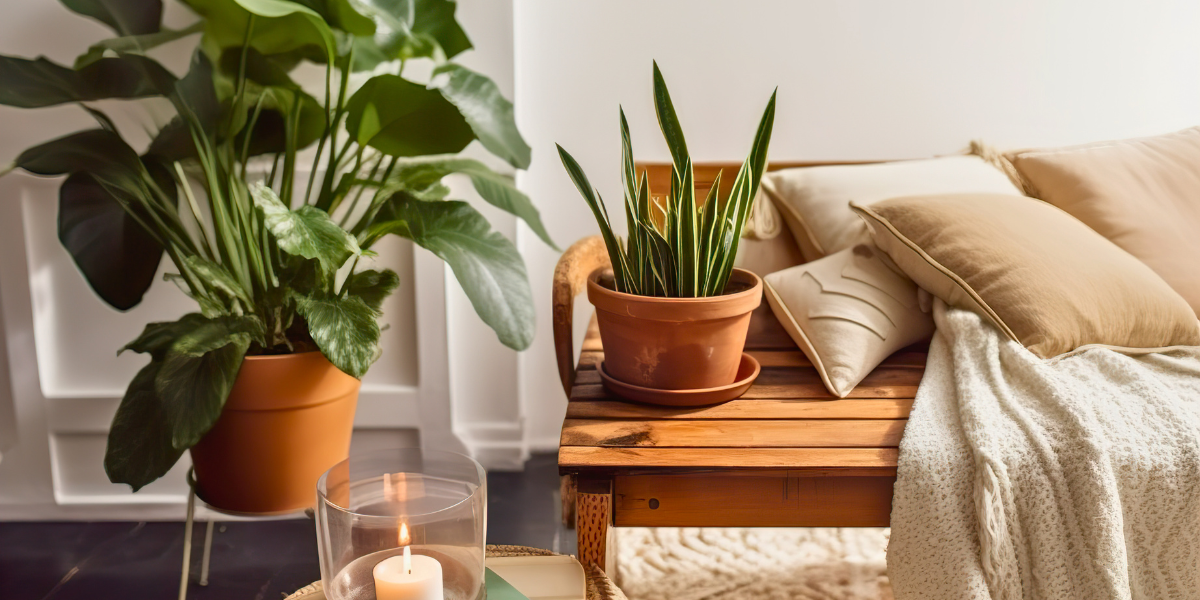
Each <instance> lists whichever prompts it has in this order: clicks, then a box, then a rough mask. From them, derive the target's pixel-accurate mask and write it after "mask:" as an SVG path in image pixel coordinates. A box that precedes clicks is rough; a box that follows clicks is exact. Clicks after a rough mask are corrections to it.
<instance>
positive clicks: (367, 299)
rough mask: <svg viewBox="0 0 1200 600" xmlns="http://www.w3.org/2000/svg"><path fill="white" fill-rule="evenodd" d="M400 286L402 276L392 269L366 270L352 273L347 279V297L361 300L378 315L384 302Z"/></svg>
mask: <svg viewBox="0 0 1200 600" xmlns="http://www.w3.org/2000/svg"><path fill="white" fill-rule="evenodd" d="M399 285H400V276H399V275H397V274H396V272H395V271H393V270H391V269H383V270H382V271H376V270H375V269H366V270H363V271H357V272H355V273H351V274H350V276H349V277H347V278H346V284H345V286H346V295H348V296H353V297H356V298H360V299H361V300H362V301H363V303H364V304H366V305H367V306H369V307H371V310H373V311H375V312H376V313H378V312H379V311H380V309H381V307H382V306H383V301H384V300H386V299H387V297H388V296H389V295H391V293H392V292H393V291H395V290H396V288H397V287H398V286H399Z"/></svg>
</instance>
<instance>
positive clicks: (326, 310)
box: [296, 293, 379, 378]
mask: <svg viewBox="0 0 1200 600" xmlns="http://www.w3.org/2000/svg"><path fill="white" fill-rule="evenodd" d="M296 309H297V311H299V313H300V315H301V316H302V317H304V321H305V323H306V324H307V325H308V332H309V334H310V335H312V338H313V341H314V342H316V343H317V347H319V348H320V349H321V353H323V354H324V355H325V358H328V359H329V362H331V363H333V365H334V366H335V367H337V368H338V369H341V370H342V372H343V373H346V374H347V375H351V376H353V377H358V378H362V376H363V375H365V374H366V373H367V369H369V368H370V367H371V363H373V362H375V358H376V356H377V355H378V345H379V323H378V321H376V317H377V316H378V313H377V312H376V311H375V310H374V309H372V308H371V307H370V306H369V305H367V303H366V301H364V300H363V299H362V298H361V297H359V296H351V295H346V296H341V297H339V296H335V295H331V294H324V293H317V294H314V295H297V296H296Z"/></svg>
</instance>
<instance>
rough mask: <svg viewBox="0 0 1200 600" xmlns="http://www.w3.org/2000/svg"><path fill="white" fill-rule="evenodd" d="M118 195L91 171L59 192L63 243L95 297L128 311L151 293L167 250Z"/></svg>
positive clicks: (72, 179)
mask: <svg viewBox="0 0 1200 600" xmlns="http://www.w3.org/2000/svg"><path fill="white" fill-rule="evenodd" d="M117 193H123V192H117ZM114 196H115V194H114V192H113V191H111V190H110V188H107V187H105V186H104V185H102V184H101V183H100V182H98V181H97V180H96V178H95V177H93V176H92V175H90V174H88V173H86V172H79V173H74V174H72V175H71V176H70V177H68V178H67V179H66V181H64V182H63V184H62V186H61V187H59V190H58V198H59V204H58V239H59V241H61V242H62V245H63V247H64V248H66V250H67V253H68V254H70V255H71V259H72V260H73V261H74V262H75V266H76V267H78V268H79V271H80V273H82V274H83V277H84V279H85V280H86V281H87V283H88V285H89V286H90V287H91V288H92V290H93V291H94V292H96V295H97V296H99V297H100V298H101V299H102V300H104V301H105V302H106V303H108V304H109V305H110V306H112V307H113V308H115V309H117V310H121V311H125V310H129V309H131V308H133V307H134V306H137V305H138V304H139V303H141V301H142V297H143V296H144V295H145V294H146V291H147V290H148V289H150V284H151V283H153V282H154V275H155V273H157V272H158V263H159V261H160V260H162V255H163V246H162V245H161V244H160V243H159V242H158V240H157V239H155V237H154V236H153V235H151V234H150V232H148V231H147V230H146V229H145V228H144V227H142V225H141V224H140V223H138V222H137V220H136V219H135V218H134V217H133V216H132V215H130V213H129V212H128V211H127V210H126V209H125V208H124V206H122V202H121V201H118V200H117V198H116V197H114ZM124 203H125V204H131V205H133V206H138V205H137V204H136V203H134V202H133V201H131V200H129V199H126V200H125V201H124ZM135 210H138V209H135Z"/></svg>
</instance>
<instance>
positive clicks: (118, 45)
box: [75, 21, 204, 69]
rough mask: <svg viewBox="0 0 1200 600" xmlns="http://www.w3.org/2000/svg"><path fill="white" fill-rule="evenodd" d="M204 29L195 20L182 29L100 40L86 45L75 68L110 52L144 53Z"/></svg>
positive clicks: (84, 65)
mask: <svg viewBox="0 0 1200 600" xmlns="http://www.w3.org/2000/svg"><path fill="white" fill-rule="evenodd" d="M203 30H204V22H203V21H197V22H196V23H193V24H192V25H189V26H187V27H184V28H183V29H163V30H162V31H156V32H154V33H144V34H141V35H126V36H122V37H115V38H109V39H107V40H101V41H99V42H96V43H95V44H92V45H91V46H90V47H88V51H87V52H85V53H83V54H80V55H79V56H78V57H77V58H76V59H75V68H76V69H82V68H83V67H86V66H87V65H90V64H92V63H94V62H96V61H98V60H100V59H102V58H104V57H105V56H108V55H110V54H145V53H146V52H147V51H149V50H153V49H154V48H157V47H159V46H161V45H163V44H169V43H171V42H173V41H175V40H179V39H183V38H185V37H187V36H189V35H192V34H195V33H199V32H201V31H203Z"/></svg>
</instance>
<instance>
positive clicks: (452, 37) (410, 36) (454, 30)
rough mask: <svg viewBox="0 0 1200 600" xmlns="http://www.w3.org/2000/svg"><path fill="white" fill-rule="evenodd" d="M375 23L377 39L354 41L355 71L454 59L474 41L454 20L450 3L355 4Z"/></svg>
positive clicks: (393, 0)
mask: <svg viewBox="0 0 1200 600" xmlns="http://www.w3.org/2000/svg"><path fill="white" fill-rule="evenodd" d="M355 4H356V5H357V6H358V8H359V9H360V10H361V11H362V12H363V13H364V14H366V15H368V16H370V17H371V18H372V19H374V21H375V35H373V36H369V37H357V38H355V40H354V50H355V54H354V70H356V71H364V70H370V69H373V68H375V67H376V66H377V65H379V63H383V62H388V61H391V60H397V59H399V60H407V59H410V58H433V59H435V60H439V61H441V60H446V59H450V58H454V57H455V56H456V55H458V54H459V53H461V52H463V51H464V50H469V49H470V48H471V40H470V39H468V38H467V34H466V33H465V32H464V31H463V30H462V27H460V26H459V24H458V21H457V20H455V18H454V11H455V9H456V8H457V6H456V4H455V3H454V2H453V1H451V0H356V1H355Z"/></svg>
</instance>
